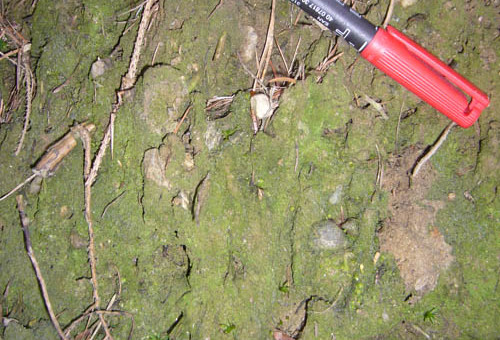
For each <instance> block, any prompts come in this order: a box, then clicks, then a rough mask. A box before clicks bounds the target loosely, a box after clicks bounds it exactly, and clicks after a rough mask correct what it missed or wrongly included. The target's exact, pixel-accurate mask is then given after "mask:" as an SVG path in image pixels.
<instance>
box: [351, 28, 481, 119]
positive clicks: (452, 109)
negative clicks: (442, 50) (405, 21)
mask: <svg viewBox="0 0 500 340" xmlns="http://www.w3.org/2000/svg"><path fill="white" fill-rule="evenodd" d="M361 56H363V57H364V58H365V59H367V60H368V61H369V62H371V63H372V64H373V65H375V66H376V67H377V68H379V69H380V70H381V71H383V72H384V73H386V74H387V75H388V76H390V77H391V78H393V79H394V80H396V81H397V82H398V83H400V84H401V85H403V86H404V87H406V88H407V89H408V90H410V91H411V92H413V93H415V94H416V95H417V96H418V97H420V98H421V99H422V100H424V101H425V102H427V103H428V104H430V105H431V106H432V107H434V108H435V109H436V110H438V111H439V112H441V113H443V114H444V115H446V116H447V117H448V118H450V119H451V120H453V121H455V122H456V123H457V124H458V125H460V126H462V127H464V128H466V127H469V126H471V125H472V124H474V122H475V121H476V120H477V119H478V118H479V116H480V115H481V112H482V111H483V110H484V109H485V108H486V107H487V106H488V105H489V99H488V96H487V95H486V94H485V93H483V92H482V91H481V90H479V89H478V88H477V87H476V86H474V85H473V84H472V83H470V82H469V81H468V80H466V79H465V78H464V77H462V76H461V75H460V74H458V73H457V72H456V71H454V70H453V69H452V68H450V67H449V66H447V65H446V64H444V63H443V62H442V61H440V60H439V59H438V58H436V57H435V56H434V55H432V54H431V53H429V52H428V51H426V50H425V49H424V48H423V47H421V46H420V45H418V44H417V43H415V42H414V41H412V40H411V39H410V38H408V37H407V36H406V35H404V34H403V33H401V32H399V31H398V30H396V29H395V28H393V27H391V26H388V28H387V30H384V29H383V28H379V29H378V31H377V33H376V34H375V37H374V38H373V39H372V41H371V42H370V43H369V44H368V46H366V48H365V49H364V50H363V51H362V52H361Z"/></svg>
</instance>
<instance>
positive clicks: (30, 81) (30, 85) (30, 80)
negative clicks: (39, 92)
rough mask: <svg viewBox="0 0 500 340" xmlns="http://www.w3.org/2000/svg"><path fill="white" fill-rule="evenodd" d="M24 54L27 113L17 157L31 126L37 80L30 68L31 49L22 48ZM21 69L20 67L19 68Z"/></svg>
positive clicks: (22, 54)
mask: <svg viewBox="0 0 500 340" xmlns="http://www.w3.org/2000/svg"><path fill="white" fill-rule="evenodd" d="M22 49H23V52H22V53H20V54H19V55H20V56H21V59H22V62H23V66H24V78H25V86H26V113H25V115H24V127H23V132H22V134H21V138H20V139H19V144H18V145H17V149H16V152H15V153H14V154H15V155H16V156H18V155H19V153H20V152H21V148H22V147H23V143H24V138H25V137H26V133H27V132H28V127H29V124H30V116H31V104H32V101H33V89H34V87H35V86H34V83H35V80H34V79H35V78H34V77H33V73H32V72H31V67H30V59H29V54H28V53H29V49H28V50H25V46H23V47H22ZM18 69H19V67H18Z"/></svg>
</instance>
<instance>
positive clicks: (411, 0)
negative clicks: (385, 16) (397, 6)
mask: <svg viewBox="0 0 500 340" xmlns="http://www.w3.org/2000/svg"><path fill="white" fill-rule="evenodd" d="M417 1H418V0H401V6H403V7H404V8H406V7H409V6H412V5H415V4H416V3H417Z"/></svg>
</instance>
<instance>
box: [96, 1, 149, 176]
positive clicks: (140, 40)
mask: <svg viewBox="0 0 500 340" xmlns="http://www.w3.org/2000/svg"><path fill="white" fill-rule="evenodd" d="M156 1H157V0H147V2H146V6H145V7H144V12H143V14H142V18H141V23H140V25H139V30H138V32H137V39H136V41H135V44H134V51H133V53H132V57H131V59H130V64H129V68H128V72H127V74H126V75H125V76H123V77H122V81H121V85H120V90H118V91H117V93H116V101H115V103H114V104H113V108H112V110H111V112H110V114H109V123H108V127H107V129H106V132H105V133H104V137H103V139H102V141H101V145H100V146H99V150H98V151H97V155H96V157H95V160H94V163H93V164H92V170H91V172H90V174H89V178H87V181H88V182H90V185H92V184H93V183H94V181H95V179H96V177H97V173H98V172H99V168H100V167H101V163H102V161H103V159H104V156H105V155H106V150H107V148H108V146H109V145H110V142H111V140H112V135H113V130H114V124H115V119H116V114H117V112H118V110H119V109H120V107H121V106H122V104H123V95H124V94H125V92H126V91H127V90H129V89H130V88H131V87H133V85H134V84H135V81H136V79H137V65H138V62H139V57H140V55H141V51H142V46H143V44H144V36H145V34H146V30H147V27H148V26H149V21H150V19H151V15H152V11H153V5H154V4H155V3H156ZM111 154H113V146H111Z"/></svg>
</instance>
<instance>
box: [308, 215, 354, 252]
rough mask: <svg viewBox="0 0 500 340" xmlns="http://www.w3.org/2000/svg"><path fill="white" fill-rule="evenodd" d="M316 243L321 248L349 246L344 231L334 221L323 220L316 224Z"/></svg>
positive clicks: (329, 248)
mask: <svg viewBox="0 0 500 340" xmlns="http://www.w3.org/2000/svg"><path fill="white" fill-rule="evenodd" d="M314 229H315V233H316V235H315V240H314V243H315V244H316V246H317V247H318V248H320V249H328V250H338V249H344V248H345V247H346V246H347V239H346V237H345V234H344V232H343V231H342V230H341V229H340V228H339V227H338V226H337V224H335V222H333V221H330V220H328V221H322V222H319V223H317V224H316V225H315V226H314Z"/></svg>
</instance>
